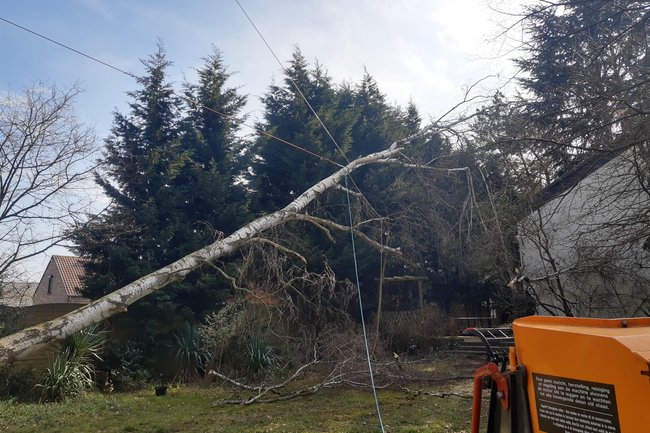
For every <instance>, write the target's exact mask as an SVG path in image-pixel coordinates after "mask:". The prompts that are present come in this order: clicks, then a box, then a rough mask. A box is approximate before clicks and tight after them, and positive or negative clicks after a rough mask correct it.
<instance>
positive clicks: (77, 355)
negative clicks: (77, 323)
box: [37, 326, 106, 401]
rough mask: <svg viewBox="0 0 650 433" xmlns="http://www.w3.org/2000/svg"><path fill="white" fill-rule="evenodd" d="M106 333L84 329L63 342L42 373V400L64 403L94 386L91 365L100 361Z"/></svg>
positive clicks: (94, 327)
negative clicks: (50, 363) (48, 366)
mask: <svg viewBox="0 0 650 433" xmlns="http://www.w3.org/2000/svg"><path fill="white" fill-rule="evenodd" d="M105 336H106V333H105V332H103V331H98V330H97V327H96V326H91V327H89V328H86V329H84V330H82V331H80V332H78V333H76V334H74V335H73V336H71V337H70V338H68V339H66V340H65V341H64V342H63V345H62V347H61V349H60V350H59V352H58V353H57V355H56V356H55V357H54V360H53V361H52V365H51V366H50V368H48V369H47V370H45V374H44V375H43V378H42V382H41V383H40V384H39V385H37V386H38V387H39V388H41V401H64V400H67V399H69V398H74V397H78V396H79V395H81V394H83V393H84V392H85V391H86V390H87V389H90V388H92V387H93V385H94V374H95V369H94V366H93V362H94V361H96V360H101V358H100V357H99V353H100V351H101V349H102V348H103V347H104V342H105V340H106V338H105Z"/></svg>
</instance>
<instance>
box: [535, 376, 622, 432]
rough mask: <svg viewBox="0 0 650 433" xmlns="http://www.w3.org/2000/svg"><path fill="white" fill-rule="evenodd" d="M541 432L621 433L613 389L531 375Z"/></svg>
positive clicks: (566, 379)
mask: <svg viewBox="0 0 650 433" xmlns="http://www.w3.org/2000/svg"><path fill="white" fill-rule="evenodd" d="M533 381H534V386H535V405H536V407H537V419H538V422H539V428H540V430H542V431H544V432H547V433H620V432H621V429H620V426H619V422H618V410H617V408H616V393H615V392H614V385H609V384H606V383H598V382H587V381H584V380H575V379H568V378H565V377H556V376H547V375H543V374H537V373H533Z"/></svg>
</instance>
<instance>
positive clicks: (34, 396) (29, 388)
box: [0, 367, 40, 402]
mask: <svg viewBox="0 0 650 433" xmlns="http://www.w3.org/2000/svg"><path fill="white" fill-rule="evenodd" d="M39 379H40V378H39V376H38V374H36V373H35V372H34V371H33V370H19V371H14V370H12V369H11V368H10V367H3V368H0V400H11V401H17V402H29V401H36V400H38V392H37V390H36V385H37V384H38V381H39Z"/></svg>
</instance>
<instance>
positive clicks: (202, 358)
mask: <svg viewBox="0 0 650 433" xmlns="http://www.w3.org/2000/svg"><path fill="white" fill-rule="evenodd" d="M174 339H175V346H176V353H175V356H176V361H177V362H178V372H177V373H176V378H177V379H178V380H180V381H182V382H187V381H190V380H193V379H196V378H198V377H200V376H201V375H202V374H203V373H204V372H205V369H206V367H207V365H208V364H209V362H210V358H211V355H210V351H209V350H208V349H207V348H206V345H205V344H204V342H203V340H202V338H201V334H200V333H199V332H198V330H197V328H196V327H195V326H194V325H193V324H191V323H189V322H185V327H184V328H183V331H182V332H180V333H178V334H174Z"/></svg>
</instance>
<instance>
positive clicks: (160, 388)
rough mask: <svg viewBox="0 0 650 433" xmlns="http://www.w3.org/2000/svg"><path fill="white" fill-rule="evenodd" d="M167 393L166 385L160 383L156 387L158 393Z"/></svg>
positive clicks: (158, 394)
mask: <svg viewBox="0 0 650 433" xmlns="http://www.w3.org/2000/svg"><path fill="white" fill-rule="evenodd" d="M165 394H167V387H166V386H165V385H160V386H157V387H156V395H157V396H161V395H165Z"/></svg>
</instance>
